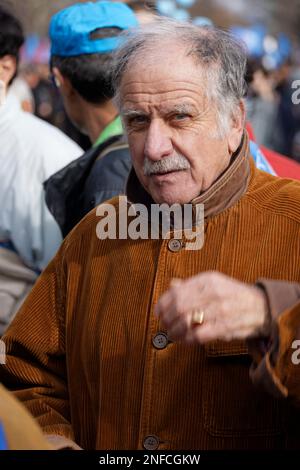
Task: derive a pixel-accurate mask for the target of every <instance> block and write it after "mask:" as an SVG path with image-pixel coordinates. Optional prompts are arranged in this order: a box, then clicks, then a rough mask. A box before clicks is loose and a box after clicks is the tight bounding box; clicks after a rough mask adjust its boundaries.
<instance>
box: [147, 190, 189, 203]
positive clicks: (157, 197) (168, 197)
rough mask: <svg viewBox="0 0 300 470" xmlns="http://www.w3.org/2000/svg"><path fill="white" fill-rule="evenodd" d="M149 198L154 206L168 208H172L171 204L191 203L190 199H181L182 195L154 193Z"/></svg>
mask: <svg viewBox="0 0 300 470" xmlns="http://www.w3.org/2000/svg"><path fill="white" fill-rule="evenodd" d="M151 196H152V199H153V200H154V202H155V203H156V204H167V205H168V206H172V205H173V204H188V203H189V202H190V201H191V199H188V198H187V197H186V198H185V197H183V195H182V194H177V193H172V194H171V193H168V192H163V191H162V192H159V191H155V192H154V193H152V194H151Z"/></svg>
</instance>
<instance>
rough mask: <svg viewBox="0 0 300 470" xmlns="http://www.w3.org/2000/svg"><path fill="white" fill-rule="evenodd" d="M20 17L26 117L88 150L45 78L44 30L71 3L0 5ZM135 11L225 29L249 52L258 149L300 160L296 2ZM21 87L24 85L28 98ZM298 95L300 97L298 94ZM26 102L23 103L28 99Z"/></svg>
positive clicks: (136, 2)
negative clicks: (23, 38)
mask: <svg viewBox="0 0 300 470" xmlns="http://www.w3.org/2000/svg"><path fill="white" fill-rule="evenodd" d="M0 3H1V4H5V5H8V6H9V7H10V8H11V9H12V10H13V11H14V12H15V13H16V15H17V16H18V17H19V18H20V20H21V21H22V23H23V26H24V28H25V32H26V35H27V40H26V44H25V46H24V48H23V51H22V62H21V69H20V77H19V80H17V81H16V83H15V85H14V86H15V92H16V93H17V94H19V96H20V99H21V101H22V106H23V108H24V109H26V110H28V111H29V112H34V113H35V114H36V115H38V116H39V117H41V118H43V119H46V120H47V121H49V122H51V123H53V124H55V125H56V126H58V127H60V128H61V129H62V130H64V131H65V132H66V133H67V134H68V135H70V136H71V137H72V138H73V139H74V140H76V141H78V142H79V143H80V145H81V146H83V147H84V148H88V146H89V145H90V143H89V142H88V139H87V138H86V137H84V136H82V135H80V134H79V133H78V131H76V130H75V129H74V128H73V126H72V124H71V123H70V122H69V121H68V119H67V117H66V115H65V113H64V110H63V106H62V103H61V101H60V98H59V96H58V93H57V91H56V90H55V87H54V86H53V85H52V84H51V82H50V81H49V79H48V75H49V70H48V59H49V42H48V37H47V34H48V25H49V20H50V18H51V16H52V15H53V13H55V12H56V11H58V10H60V9H61V8H64V7H66V6H68V5H71V4H73V3H76V2H74V1H72V0H51V1H48V0H22V1H21V0H0ZM126 3H128V4H129V5H130V6H131V7H133V8H134V9H135V10H136V11H138V12H146V14H148V13H149V15H150V14H151V12H152V11H155V12H156V13H157V14H159V15H166V16H170V17H173V18H176V19H178V20H182V21H185V20H191V21H193V22H194V23H195V24H199V25H212V24H213V25H215V26H219V27H222V28H226V29H228V30H229V31H231V32H232V33H233V34H235V35H236V37H237V38H238V39H239V40H241V41H243V42H244V43H245V45H246V48H247V51H248V73H247V79H248V85H249V88H248V95H247V109H248V121H249V125H250V126H251V128H252V131H253V135H255V139H256V141H257V143H258V144H259V145H263V146H266V147H268V148H270V149H272V150H275V151H276V152H279V153H281V154H284V155H286V156H288V157H289V158H292V159H294V160H297V161H299V162H300V104H298V105H297V104H295V103H293V101H292V94H293V93H294V92H295V89H293V88H292V84H293V83H295V80H300V0H289V2H283V1H282V0H263V1H262V0H228V1H227V0H157V1H141V0H128V1H126ZM24 83H25V84H26V86H28V87H29V92H30V93H27V97H26V94H25V91H24ZM299 96H300V94H299ZM25 97H26V99H25Z"/></svg>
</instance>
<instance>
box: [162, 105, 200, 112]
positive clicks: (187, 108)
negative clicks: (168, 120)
mask: <svg viewBox="0 0 300 470" xmlns="http://www.w3.org/2000/svg"><path fill="white" fill-rule="evenodd" d="M194 110H195V106H193V105H192V104H189V103H178V104H175V105H174V106H172V107H170V108H169V109H167V110H166V113H168V114H169V113H173V112H175V113H180V114H184V113H190V112H192V111H194Z"/></svg>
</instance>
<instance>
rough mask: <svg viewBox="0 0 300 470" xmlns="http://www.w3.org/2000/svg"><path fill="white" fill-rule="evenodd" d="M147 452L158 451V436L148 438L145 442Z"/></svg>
mask: <svg viewBox="0 0 300 470" xmlns="http://www.w3.org/2000/svg"><path fill="white" fill-rule="evenodd" d="M143 446H144V448H145V449H146V450H156V449H157V448H158V446H159V440H158V438H157V437H156V436H147V437H145V439H144V441H143Z"/></svg>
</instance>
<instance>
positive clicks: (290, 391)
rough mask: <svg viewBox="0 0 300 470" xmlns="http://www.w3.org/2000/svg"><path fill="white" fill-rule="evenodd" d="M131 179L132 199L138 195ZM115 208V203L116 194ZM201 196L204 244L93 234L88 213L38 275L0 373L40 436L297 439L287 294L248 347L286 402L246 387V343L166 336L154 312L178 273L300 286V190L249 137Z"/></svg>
mask: <svg viewBox="0 0 300 470" xmlns="http://www.w3.org/2000/svg"><path fill="white" fill-rule="evenodd" d="M134 181H135V185H136V187H135V188H133V190H132V187H129V197H130V199H131V200H133V199H134V195H140V196H139V197H137V196H136V198H137V199H138V200H139V201H140V202H142V199H143V197H144V196H145V195H143V190H142V188H141V187H138V186H139V183H138V182H137V181H136V180H135V179H134V175H133V176H132V178H131V182H134ZM136 198H135V199H136ZM110 202H111V204H114V206H115V207H116V208H117V207H118V199H117V198H116V199H113V200H111V201H110ZM198 203H204V204H205V209H206V210H205V241H204V246H203V248H202V249H201V250H198V251H193V250H186V249H185V243H184V239H183V243H174V241H172V242H170V241H169V240H167V239H166V240H130V239H128V240H109V239H107V240H102V241H100V240H99V239H98V238H97V237H96V225H97V223H98V222H99V217H98V216H97V214H96V210H93V211H92V212H91V213H90V214H89V215H88V216H87V217H86V218H85V219H84V220H83V221H82V222H81V223H80V224H79V225H78V226H77V227H76V228H75V229H74V230H73V231H72V232H71V234H70V235H69V236H68V237H67V238H66V240H65V241H64V243H63V245H62V247H61V249H60V250H59V252H58V254H57V256H56V257H55V259H54V260H53V261H52V262H51V263H50V265H49V266H48V267H47V269H46V270H45V271H44V272H43V274H42V275H41V276H40V278H39V280H38V282H37V284H36V285H35V287H34V288H33V290H32V293H31V294H30V296H29V297H28V298H27V300H26V302H25V304H24V305H23V307H22V309H21V311H20V312H19V313H18V315H17V317H16V319H15V320H14V322H13V323H12V325H11V326H10V328H9V330H8V332H7V333H6V335H5V336H4V341H5V343H6V348H7V354H8V355H7V362H6V365H5V366H2V367H1V368H0V380H2V381H3V382H4V383H5V384H6V386H8V387H9V388H10V389H12V390H15V395H16V396H17V397H18V398H19V399H21V400H22V401H23V402H24V403H25V405H26V406H27V407H28V408H29V410H30V411H31V412H32V413H33V415H34V416H35V417H36V418H37V419H38V421H39V423H40V425H41V426H42V428H43V430H44V432H45V433H52V434H53V433H54V434H61V435H64V436H67V437H71V438H74V439H75V441H76V442H77V443H78V444H79V445H80V446H81V447H83V448H86V449H141V448H143V447H144V448H146V449H149V450H151V449H156V448H158V449H160V450H162V449H241V448H245V449H249V448H255V449H274V448H291V447H296V446H298V445H299V442H300V430H299V425H298V423H299V417H300V413H299V410H298V409H297V408H293V407H292V403H293V402H294V404H296V405H298V406H299V403H300V375H299V374H300V372H299V371H300V369H299V366H297V365H294V364H293V363H292V361H291V355H292V353H293V352H294V351H293V350H292V349H291V344H292V341H293V339H294V338H295V337H296V336H295V335H297V334H299V328H300V315H299V312H300V307H299V304H297V303H296V304H295V305H294V306H293V307H292V308H290V309H285V308H286V304H285V301H284V302H282V304H281V307H282V310H283V312H277V313H281V315H279V316H278V317H277V318H275V316H274V338H273V342H274V343H276V344H275V345H274V348H273V349H272V347H273V346H271V348H269V351H268V352H267V353H266V354H265V355H264V356H263V355H262V354H261V355H260V354H257V351H258V350H259V349H257V348H256V350H255V351H256V355H255V360H256V363H253V364H252V368H251V374H252V377H253V380H254V381H255V382H256V383H259V384H260V383H261V384H263V385H265V386H266V387H267V388H269V389H270V391H273V392H275V394H277V396H280V397H286V396H287V395H288V398H287V399H284V398H281V399H278V398H273V397H272V396H271V395H270V394H268V393H267V392H265V391H264V390H260V389H258V388H257V387H255V386H254V385H253V381H251V379H250V377H249V368H250V365H251V362H252V357H251V356H250V355H249V350H248V347H247V345H246V344H245V343H244V342H239V341H233V342H230V343H224V342H214V343H210V344H207V345H205V346H201V345H193V346H187V345H184V344H177V343H173V342H171V341H168V338H167V336H166V332H164V331H161V326H160V324H159V320H158V319H157V317H156V316H155V315H154V313H153V307H154V305H155V304H156V302H157V300H158V298H159V297H160V296H161V294H162V293H163V292H164V291H165V290H166V289H167V288H168V286H169V283H170V280H171V279H172V278H173V277H178V278H186V277H189V276H193V275H195V274H197V273H199V272H201V271H208V270H216V271H220V272H222V273H224V274H227V275H229V276H232V277H234V278H237V279H239V280H242V281H244V282H249V283H253V282H256V281H257V279H259V278H267V279H273V280H278V279H279V280H284V281H292V282H299V281H300V264H299V258H300V237H299V227H300V225H299V224H300V185H299V183H297V182H295V181H290V180H283V179H279V178H275V177H273V176H270V175H267V174H266V173H263V172H260V171H258V170H257V169H256V168H255V167H254V165H253V164H252V163H251V162H249V155H248V145H247V139H245V140H244V143H243V145H242V146H241V148H240V150H239V152H238V154H237V155H236V156H235V158H234V160H233V162H232V164H231V166H230V167H229V168H228V169H227V170H226V171H225V172H224V173H223V174H222V175H221V177H220V178H219V179H218V180H217V181H216V182H215V183H214V185H213V186H212V187H211V188H210V189H209V190H208V191H207V192H205V193H204V194H202V195H201V196H200V197H199V198H197V200H195V201H194V204H198ZM117 210H118V209H117ZM280 285H282V284H280ZM287 286H289V284H287ZM292 286H294V285H292V284H291V285H290V287H291V289H292V288H295V289H296V287H292ZM273 287H274V286H273ZM266 288H267V287H266ZM273 290H274V289H273ZM296 297H297V296H296ZM287 305H290V304H289V302H287ZM270 308H271V310H272V305H270ZM297 328H298V330H297ZM275 330H276V331H275ZM297 331H298V333H297ZM278 338H279V344H278ZM257 341H259V339H257Z"/></svg>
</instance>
